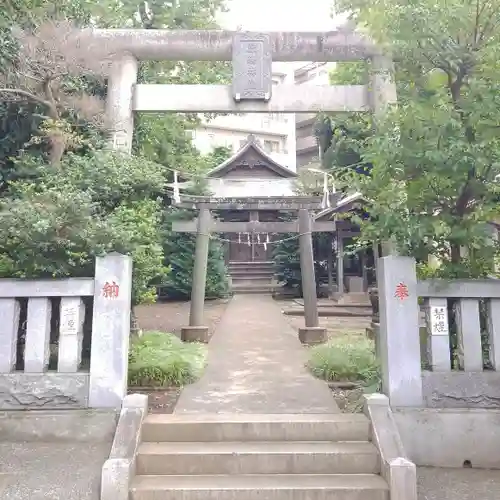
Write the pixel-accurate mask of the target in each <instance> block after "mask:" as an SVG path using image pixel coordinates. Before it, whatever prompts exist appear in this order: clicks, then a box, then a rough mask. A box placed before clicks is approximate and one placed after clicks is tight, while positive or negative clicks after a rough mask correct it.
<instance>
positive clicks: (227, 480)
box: [130, 474, 389, 500]
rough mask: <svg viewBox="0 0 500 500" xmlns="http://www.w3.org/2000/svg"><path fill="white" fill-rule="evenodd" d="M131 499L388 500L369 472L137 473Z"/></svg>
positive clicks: (384, 486)
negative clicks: (336, 473)
mask: <svg viewBox="0 0 500 500" xmlns="http://www.w3.org/2000/svg"><path fill="white" fill-rule="evenodd" d="M130 498H131V500H181V499H182V500H389V491H388V487H387V484H386V483H385V481H384V480H383V479H382V478H381V477H380V476H376V475H372V474H345V475H342V474H340V475H335V474H330V475H318V474H314V475H301V474H292V475H279V474H275V475H229V476H226V475H222V476H221V475H214V476H136V477H135V478H134V479H133V481H132V486H131V489H130Z"/></svg>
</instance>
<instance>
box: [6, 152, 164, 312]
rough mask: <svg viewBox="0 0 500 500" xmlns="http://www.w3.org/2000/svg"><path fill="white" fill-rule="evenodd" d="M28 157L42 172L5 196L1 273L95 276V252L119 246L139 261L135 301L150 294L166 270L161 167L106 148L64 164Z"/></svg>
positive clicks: (71, 157) (32, 166)
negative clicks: (162, 222) (154, 282)
mask: <svg viewBox="0 0 500 500" xmlns="http://www.w3.org/2000/svg"><path fill="white" fill-rule="evenodd" d="M22 161H23V160H19V162H22ZM25 161H26V163H27V165H25V167H26V168H30V170H32V171H34V170H35V171H36V172H37V174H38V175H37V176H36V177H35V178H34V179H33V180H23V181H20V182H17V183H15V184H14V185H13V186H12V187H11V190H10V193H9V194H10V196H9V197H7V198H5V199H4V201H3V204H2V207H1V211H0V231H1V232H2V241H1V242H0V256H1V258H0V262H1V264H0V273H1V276H2V277H9V276H14V277H23V278H24V277H27V278H36V277H59V278H60V277H67V276H93V270H94V263H95V257H96V256H99V255H103V254H104V253H106V252H113V251H114V252H119V253H124V254H130V255H131V256H132V258H133V260H134V271H133V301H134V302H135V303H137V302H140V301H143V300H146V299H148V298H151V293H152V289H151V288H150V286H149V285H150V282H151V281H152V279H154V278H157V279H161V278H162V277H163V276H164V275H165V274H166V268H165V266H164V265H163V250H162V240H161V234H160V231H159V229H160V224H161V214H162V206H161V203H160V202H159V200H157V193H158V187H159V186H160V187H161V184H162V182H163V171H162V168H161V166H160V165H158V164H155V163H153V162H149V161H147V160H145V159H143V158H135V157H130V156H127V155H120V154H117V153H106V152H98V153H96V154H94V155H92V156H88V157H82V156H77V155H67V156H66V157H65V158H64V159H63V160H62V164H61V167H62V168H61V169H60V168H58V167H57V168H56V167H54V166H52V165H47V164H45V163H43V162H40V161H37V160H36V159H33V158H32V157H27V158H26V160H25Z"/></svg>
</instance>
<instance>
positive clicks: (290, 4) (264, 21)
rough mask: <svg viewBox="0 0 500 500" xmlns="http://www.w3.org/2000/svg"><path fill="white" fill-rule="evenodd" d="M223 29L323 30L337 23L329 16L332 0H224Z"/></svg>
mask: <svg viewBox="0 0 500 500" xmlns="http://www.w3.org/2000/svg"><path fill="white" fill-rule="evenodd" d="M227 4H228V7H229V9H230V12H229V13H227V14H225V15H224V16H223V17H222V18H221V24H222V25H223V26H224V27H225V28H229V29H231V28H232V29H235V28H236V27H238V26H241V27H242V29H244V30H250V31H255V30H258V31H279V30H287V31H323V30H331V29H334V28H335V26H336V25H337V24H338V23H337V22H335V21H334V20H333V19H332V18H331V15H330V11H331V6H332V5H333V0H227Z"/></svg>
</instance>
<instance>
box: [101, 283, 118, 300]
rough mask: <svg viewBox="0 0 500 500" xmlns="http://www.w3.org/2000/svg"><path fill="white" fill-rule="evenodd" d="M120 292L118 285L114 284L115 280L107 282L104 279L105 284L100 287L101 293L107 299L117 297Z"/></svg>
mask: <svg viewBox="0 0 500 500" xmlns="http://www.w3.org/2000/svg"><path fill="white" fill-rule="evenodd" d="M119 294H120V286H119V285H117V284H116V282H115V281H113V282H112V283H109V281H106V284H105V285H104V286H103V287H102V295H103V297H106V298H107V299H114V298H116V297H118V295H119Z"/></svg>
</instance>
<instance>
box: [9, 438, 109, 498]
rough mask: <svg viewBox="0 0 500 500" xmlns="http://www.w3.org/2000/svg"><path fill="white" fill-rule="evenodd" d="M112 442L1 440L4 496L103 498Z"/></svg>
mask: <svg viewBox="0 0 500 500" xmlns="http://www.w3.org/2000/svg"><path fill="white" fill-rule="evenodd" d="M110 449H111V443H110V442H108V443H106V442H103V443H82V442H71V443H59V442H51V443H3V442H2V443H0V498H1V499H2V500H28V499H29V500H57V499H61V500H99V490H100V481H101V470H102V465H103V463H104V462H105V461H106V459H107V458H108V456H109V451H110Z"/></svg>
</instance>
